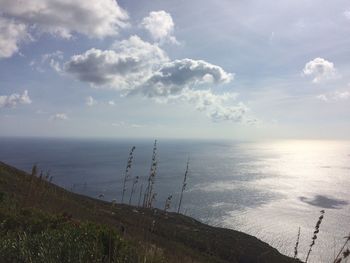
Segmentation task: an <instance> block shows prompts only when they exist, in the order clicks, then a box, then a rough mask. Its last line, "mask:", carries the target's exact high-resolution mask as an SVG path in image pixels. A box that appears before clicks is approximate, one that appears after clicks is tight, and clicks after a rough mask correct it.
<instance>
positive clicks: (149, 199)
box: [143, 140, 158, 208]
mask: <svg viewBox="0 0 350 263" xmlns="http://www.w3.org/2000/svg"><path fill="white" fill-rule="evenodd" d="M157 164H158V162H157V140H155V141H154V145H153V153H152V162H151V168H150V173H149V177H148V184H147V188H146V191H145V197H144V200H143V206H144V207H149V208H151V207H152V203H153V201H154V198H153V196H154V194H153V187H154V183H155V178H156V174H157ZM154 197H155V196H154Z"/></svg>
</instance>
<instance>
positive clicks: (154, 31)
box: [141, 10, 178, 44]
mask: <svg viewBox="0 0 350 263" xmlns="http://www.w3.org/2000/svg"><path fill="white" fill-rule="evenodd" d="M141 26H142V27H143V28H145V29H146V30H147V31H148V32H149V33H150V34H151V36H152V38H153V39H154V40H155V41H159V42H160V43H164V42H170V43H175V44H176V43H178V42H177V40H176V38H175V37H174V36H173V33H174V22H173V19H172V17H171V15H170V14H169V13H167V12H165V11H163V10H161V11H153V12H150V13H149V15H148V16H147V17H145V18H144V19H143V20H142V22H141Z"/></svg>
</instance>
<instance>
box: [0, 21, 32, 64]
mask: <svg viewBox="0 0 350 263" xmlns="http://www.w3.org/2000/svg"><path fill="white" fill-rule="evenodd" d="M29 39H31V38H30V35H29V34H28V33H27V26H26V25H25V24H22V23H18V22H15V21H14V20H11V19H6V18H3V17H0V58H8V57H11V56H12V55H13V54H15V53H17V52H18V50H19V45H20V43H21V42H23V41H25V40H29Z"/></svg>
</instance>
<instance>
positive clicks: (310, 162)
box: [0, 138, 350, 263]
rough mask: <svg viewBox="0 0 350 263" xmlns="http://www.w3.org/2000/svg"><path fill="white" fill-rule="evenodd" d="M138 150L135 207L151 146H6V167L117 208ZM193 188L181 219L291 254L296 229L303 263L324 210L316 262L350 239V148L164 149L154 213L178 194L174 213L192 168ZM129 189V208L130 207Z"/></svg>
mask: <svg viewBox="0 0 350 263" xmlns="http://www.w3.org/2000/svg"><path fill="white" fill-rule="evenodd" d="M132 146H136V150H135V159H134V163H133V166H132V177H134V176H140V181H139V183H138V184H137V187H136V193H135V195H134V196H133V200H132V204H134V205H137V203H138V198H139V189H140V187H141V185H142V184H143V187H144V188H145V187H146V180H147V177H148V174H149V169H150V164H151V155H152V148H153V141H151V140H133V141H127V140H92V139H91V140H77V139H25V138H22V139H18V138H17V139H15V138H12V139H10V138H1V139H0V160H1V161H3V162H6V163H9V164H11V165H14V166H16V167H18V168H21V169H24V170H27V171H30V170H31V167H32V165H33V164H34V163H36V164H37V165H38V167H39V169H43V170H44V171H47V170H50V174H51V175H52V176H53V182H54V183H56V184H58V185H61V186H63V187H65V188H67V189H70V190H72V191H75V192H78V193H81V194H85V195H89V196H92V197H96V198H97V197H98V196H99V195H101V194H103V197H102V198H103V199H104V200H113V199H116V200H117V201H120V199H121V192H122V181H123V173H124V170H125V166H126V162H127V158H128V154H129V150H130V148H131V147H132ZM188 158H190V165H189V167H190V170H189V177H188V186H187V189H186V192H185V193H184V198H183V206H182V209H181V210H182V212H183V213H186V214H187V215H189V216H193V217H195V218H196V219H198V220H200V221H202V222H205V223H208V224H211V225H215V226H220V227H228V228H232V229H235V230H239V231H243V232H246V233H249V234H251V235H254V236H256V237H258V238H260V239H261V240H263V241H265V242H267V243H269V244H270V245H272V246H274V247H276V248H277V249H278V250H279V251H280V252H282V253H284V254H287V255H293V253H294V245H295V242H296V237H297V232H298V228H299V227H300V229H301V236H300V246H299V256H300V258H301V259H305V256H306V253H307V251H308V248H309V245H310V243H311V238H312V235H313V229H314V227H315V224H316V221H317V219H318V217H319V215H320V210H322V209H323V210H325V216H324V220H323V222H322V224H321V227H320V233H319V235H318V238H317V240H316V245H315V246H314V247H313V252H312V254H311V257H310V260H309V262H320V263H322V262H332V258H334V254H335V253H337V252H338V250H339V249H340V247H341V245H342V243H343V242H344V237H345V236H346V235H348V234H349V232H350V142H348V141H306V140H304V141H269V142H245V143H243V142H242V143H240V142H228V141H190V140H160V141H158V157H157V159H158V173H157V176H156V185H155V191H156V192H157V193H158V195H157V200H156V206H157V207H159V208H163V207H164V203H165V199H166V198H167V196H168V195H170V194H172V195H173V196H174V198H173V201H172V207H173V210H175V209H176V206H177V203H178V197H179V193H180V190H181V186H182V180H183V175H184V172H185V168H186V161H187V159H188ZM130 189H131V181H130V182H129V183H128V188H127V193H126V197H125V199H126V201H127V202H128V201H129V196H130Z"/></svg>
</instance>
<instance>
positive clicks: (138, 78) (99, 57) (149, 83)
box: [63, 36, 251, 126]
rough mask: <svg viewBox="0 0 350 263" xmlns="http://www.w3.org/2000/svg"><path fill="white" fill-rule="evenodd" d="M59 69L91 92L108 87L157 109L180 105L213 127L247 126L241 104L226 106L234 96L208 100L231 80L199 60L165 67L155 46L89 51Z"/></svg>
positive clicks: (125, 44)
mask: <svg viewBox="0 0 350 263" xmlns="http://www.w3.org/2000/svg"><path fill="white" fill-rule="evenodd" d="M63 68H64V70H65V72H67V73H69V74H71V75H72V76H74V77H75V78H77V79H79V80H80V81H84V82H88V83H90V84H92V85H93V86H94V87H106V86H107V87H111V88H114V89H117V90H121V91H123V92H125V94H127V95H129V96H131V95H135V94H142V95H143V96H145V97H149V98H153V99H154V100H156V101H157V102H163V103H167V102H180V101H182V102H184V101H185V102H187V103H190V104H192V105H194V106H195V108H196V109H197V110H199V111H204V112H206V113H207V115H208V116H209V117H210V118H211V119H212V120H214V121H232V122H245V123H248V122H251V121H250V119H248V118H247V117H246V114H247V112H248V111H249V110H248V108H247V107H246V106H245V105H244V104H243V103H236V102H234V103H233V104H232V103H231V104H229V103H227V102H228V101H231V102H232V101H233V100H234V99H235V98H236V96H237V94H235V93H224V94H214V93H213V92H212V90H211V89H210V88H211V87H213V86H214V87H215V86H217V85H221V84H227V83H230V82H231V81H232V80H233V78H234V74H231V73H228V72H226V71H225V70H224V69H223V68H221V67H220V66H217V65H213V64H211V63H208V62H206V61H203V60H193V59H188V58H186V59H178V60H174V61H170V60H169V58H168V57H167V55H166V53H165V52H164V51H163V50H162V49H160V48H159V47H158V46H157V45H155V44H150V43H147V42H144V41H142V40H141V39H140V38H139V37H137V36H132V37H131V38H129V39H128V40H124V41H121V42H118V43H116V44H115V45H113V48H112V49H110V50H99V49H90V50H88V51H86V52H85V53H83V54H80V55H75V56H73V57H71V59H70V60H69V61H68V62H66V63H65V64H64V67H63ZM91 101H92V100H90V101H89V102H91ZM108 104H109V105H114V102H113V103H111V102H108ZM114 126H117V125H114ZM118 126H121V125H120V124H118Z"/></svg>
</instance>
